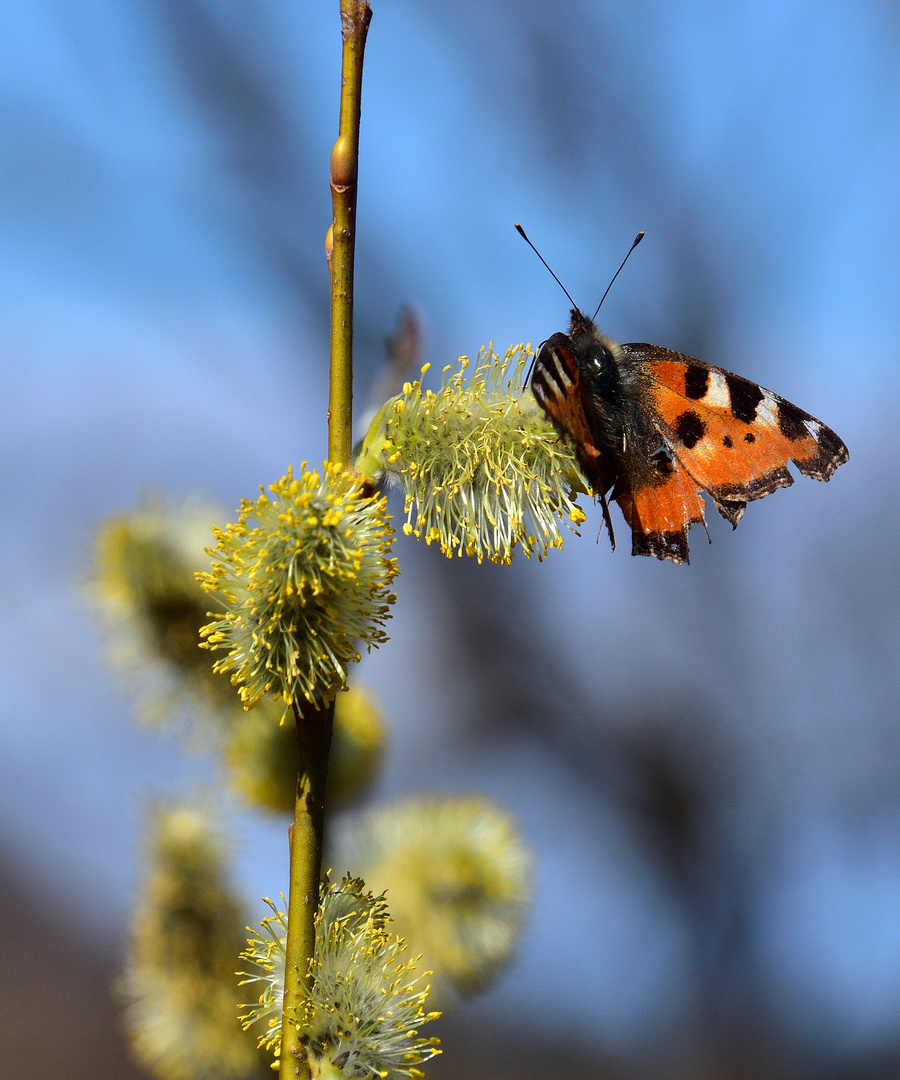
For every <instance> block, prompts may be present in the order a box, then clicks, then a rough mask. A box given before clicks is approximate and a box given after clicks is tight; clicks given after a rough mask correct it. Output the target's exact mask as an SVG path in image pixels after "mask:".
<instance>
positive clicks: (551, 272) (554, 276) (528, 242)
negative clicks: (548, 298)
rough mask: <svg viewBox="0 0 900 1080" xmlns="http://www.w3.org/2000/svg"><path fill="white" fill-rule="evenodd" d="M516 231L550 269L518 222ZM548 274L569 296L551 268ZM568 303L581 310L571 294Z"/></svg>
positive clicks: (567, 294)
mask: <svg viewBox="0 0 900 1080" xmlns="http://www.w3.org/2000/svg"><path fill="white" fill-rule="evenodd" d="M516 232H517V233H518V234H519V236H521V237H522V239H523V240H524V241H525V243H526V244H527V245H528V246H529V247H530V248H531V250H532V251H533V252H534V253H535V255H537V257H538V258H539V259H540V260H541V262H542V263H543V264H544V266H546V267H547V269H548V270H550V267H549V266H548V265H547V260H546V259H545V258H544V256H543V255H542V254H541V253H540V252H539V251H538V249H537V248H536V247H535V246H534V244H532V242H531V241H530V240H529V239H528V237H527V236H526V234H525V230H524V229H523V228H522V226H521V225H519V224H517V225H516ZM643 235H644V234H643V233H641V236H643ZM628 254H629V255H630V254H631V252H630V251H629V253H628ZM550 276H551V277H552V278H553V280H554V281H555V282H556V284H557V285H558V286H559V287H560V288H561V289H562V291H563V292H564V293H565V294H566V296H569V290H568V289H567V288H566V287H565V285H563V283H562V282H561V281H560V280H559V278H558V277H557V276H556V274H554V273H553V271H552V270H550ZM613 280H615V279H613ZM569 303H570V304H571V305H572V307H573V308H575V310H576V311H580V310H581V309H580V308H579V307H578V305H577V304H576V303H575V301H574V300H573V299H572V297H571V296H569Z"/></svg>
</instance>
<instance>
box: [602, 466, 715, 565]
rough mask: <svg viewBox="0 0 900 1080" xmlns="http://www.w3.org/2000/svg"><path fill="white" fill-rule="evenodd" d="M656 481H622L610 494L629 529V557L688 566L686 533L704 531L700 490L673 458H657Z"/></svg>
mask: <svg viewBox="0 0 900 1080" xmlns="http://www.w3.org/2000/svg"><path fill="white" fill-rule="evenodd" d="M657 467H658V472H659V473H660V474H661V475H660V478H659V480H655V479H654V480H653V481H649V480H641V481H635V480H634V479H631V480H629V479H628V478H627V477H623V478H622V480H621V481H620V483H618V484H617V485H616V489H615V490H614V491H613V498H614V499H615V500H616V502H617V503H618V504H619V506H620V507H621V510H622V513H623V514H624V516H625V520H626V521H627V522H628V524H629V525H630V526H631V553H632V555H654V556H655V557H656V558H657V559H669V560H671V561H672V562H676V563H680V562H688V561H689V560H688V540H687V534H688V529H690V527H691V525H696V524H698V523H699V524H701V525H703V526H704V528H705V527H706V521H705V519H704V516H703V509H704V508H703V499H702V498H701V497H700V487H699V485H698V484H697V483H696V481H695V480H694V479H693V477H691V476H690V474H689V473H688V472H687V470H686V469H685V468H684V466H683V465H682V464H681V462H680V461H679V460H678V459H677V458H673V459H671V460H670V459H668V458H667V457H658V458H657Z"/></svg>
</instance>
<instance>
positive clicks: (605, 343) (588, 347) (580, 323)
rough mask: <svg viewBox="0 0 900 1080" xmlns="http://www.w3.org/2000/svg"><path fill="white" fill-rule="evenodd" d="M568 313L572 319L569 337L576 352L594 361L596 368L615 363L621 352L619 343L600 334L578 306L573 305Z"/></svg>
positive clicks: (591, 320) (592, 321)
mask: <svg viewBox="0 0 900 1080" xmlns="http://www.w3.org/2000/svg"><path fill="white" fill-rule="evenodd" d="M570 314H571V320H572V321H571V324H570V326H569V337H570V339H571V341H572V345H573V347H574V349H575V352H576V354H577V355H579V356H581V357H583V358H584V359H586V360H587V359H590V360H592V361H594V362H595V365H596V367H597V368H598V369H599V368H603V367H606V366H607V365H615V364H616V363H617V361H618V360H619V358H620V356H621V354H622V349H621V346H620V345H619V343H618V342H616V341H613V339H612V338H610V337H607V336H606V334H602V333H601V332H600V331H599V330H598V329H597V326H596V324H595V323H594V320H593V319H589V318H588V317H587V315H584V314H583V313H582V312H580V311H579V310H578V308H575V307H573V308H572V311H571V313H570Z"/></svg>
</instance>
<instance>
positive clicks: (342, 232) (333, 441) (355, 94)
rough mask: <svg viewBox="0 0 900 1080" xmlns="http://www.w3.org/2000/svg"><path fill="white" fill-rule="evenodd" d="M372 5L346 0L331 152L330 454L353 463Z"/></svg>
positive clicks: (343, 12) (347, 463) (342, 18)
mask: <svg viewBox="0 0 900 1080" xmlns="http://www.w3.org/2000/svg"><path fill="white" fill-rule="evenodd" d="M371 17H372V10H371V8H370V7H369V5H368V3H367V0H341V35H342V36H343V39H344V48H343V64H342V69H341V114H340V122H339V125H338V137H337V142H335V144H334V149H333V150H332V152H331V205H332V212H333V223H332V226H331V228H330V229H329V231H328V240H327V242H326V250H327V251H328V265H329V268H330V271H331V385H330V393H329V400H328V456H329V458H330V459H331V460H332V461H337V462H340V463H341V464H342V465H349V463H350V454H351V449H352V443H351V431H352V407H353V255H354V249H355V242H356V178H357V174H358V166H359V117H360V100H361V95H362V70H363V53H364V51H365V46H366V34H367V32H368V29H369V20H370V19H371Z"/></svg>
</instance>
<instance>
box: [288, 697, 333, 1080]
mask: <svg viewBox="0 0 900 1080" xmlns="http://www.w3.org/2000/svg"><path fill="white" fill-rule="evenodd" d="M294 719H295V720H296V723H297V749H298V751H299V756H300V766H299V771H298V774H297V794H296V798H295V801H294V827H293V829H292V831H291V883H290V895H289V898H288V932H287V945H286V959H285V966H284V1006H283V1009H284V1011H283V1014H282V1021H281V1063H280V1066H279V1077H280V1080H289V1078H296V1077H301V1078H302V1080H306V1078H307V1077H308V1076H309V1064H308V1061H307V1057H306V1048H305V1046H304V1045H303V1042H302V1035H303V1032H302V1027H301V1025H300V1024H299V1023H298V1021H299V1020H300V1018H301V1010H302V1006H303V1002H304V1001H305V1000H306V998H307V996H308V994H309V991H310V988H311V984H312V972H311V970H310V963H309V962H310V959H311V958H312V956H313V955H314V952H315V945H316V927H315V916H316V909H317V907H318V904H319V878H320V876H321V872H322V843H323V837H324V828H325V796H326V792H327V789H328V755H329V752H330V750H331V734H332V730H333V727H334V702H332V703H331V705H329V706H327V707H326V708H324V709H321V710H320V709H315V708H313V706H311V705H308V704H304V706H303V707H302V708H298V707H297V705H296V703H295V705H294Z"/></svg>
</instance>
